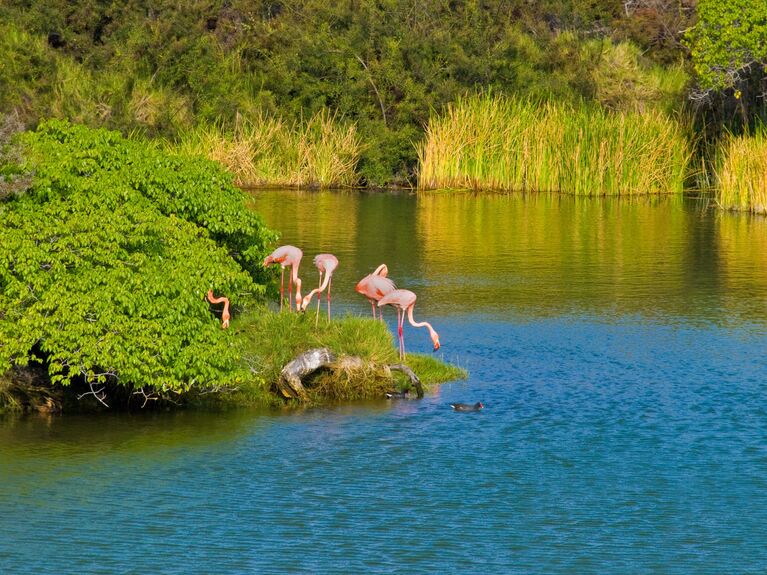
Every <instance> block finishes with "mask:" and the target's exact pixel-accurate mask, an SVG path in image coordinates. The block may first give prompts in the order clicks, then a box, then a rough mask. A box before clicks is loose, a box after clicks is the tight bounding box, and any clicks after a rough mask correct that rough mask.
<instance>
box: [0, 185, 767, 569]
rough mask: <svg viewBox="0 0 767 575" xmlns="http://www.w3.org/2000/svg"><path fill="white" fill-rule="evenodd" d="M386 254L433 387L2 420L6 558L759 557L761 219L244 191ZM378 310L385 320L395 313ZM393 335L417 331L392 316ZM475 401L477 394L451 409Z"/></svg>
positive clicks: (448, 565)
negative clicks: (448, 369)
mask: <svg viewBox="0 0 767 575" xmlns="http://www.w3.org/2000/svg"><path fill="white" fill-rule="evenodd" d="M254 205H255V207H256V208H257V209H259V210H260V211H261V212H263V213H264V214H265V217H266V220H267V221H268V223H270V224H271V225H273V226H274V227H276V228H279V229H281V230H282V231H283V241H284V242H285V243H294V244H296V245H299V246H301V247H303V248H304V250H305V253H306V256H305V261H304V264H303V265H302V268H301V270H302V271H301V276H302V277H303V278H304V282H305V285H311V284H312V283H314V282H315V281H316V278H317V276H316V270H314V269H313V267H312V265H311V257H312V256H313V255H314V254H316V253H320V252H324V251H331V252H333V253H335V254H336V255H337V256H338V257H339V260H340V262H341V263H340V267H339V269H338V272H337V277H336V279H335V282H334V287H333V296H334V301H333V305H334V306H335V310H336V311H335V312H334V313H347V312H348V313H357V314H365V313H369V309H370V308H369V305H368V304H367V302H366V301H365V300H364V299H362V298H360V297H359V296H358V295H357V294H355V293H354V291H353V285H354V282H355V281H356V280H357V279H359V278H360V277H362V276H363V275H365V274H366V273H369V272H370V271H372V269H373V268H375V267H376V265H378V264H379V263H382V262H386V263H387V264H388V265H389V268H390V270H391V276H392V277H393V279H394V280H395V281H396V282H397V283H398V285H399V286H400V287H406V288H409V289H412V290H413V291H415V292H416V293H417V294H418V296H419V299H418V303H417V305H416V318H417V319H426V320H428V321H430V322H432V323H433V325H434V327H435V328H436V329H437V331H439V333H440V336H441V341H442V344H443V347H442V349H441V350H440V353H441V354H442V355H443V357H444V358H445V359H448V360H450V361H454V362H456V363H458V364H460V365H462V366H464V367H466V368H467V369H468V370H469V372H470V377H469V379H468V380H467V381H462V382H456V383H451V384H447V385H443V386H441V387H440V388H439V389H436V390H434V391H433V392H432V393H430V394H428V395H427V397H426V398H424V399H423V400H420V401H397V402H388V401H385V400H380V401H371V402H366V403H356V404H348V405H341V406H335V407H328V408H322V409H309V410H301V411H291V412H251V411H240V412H235V413H223V414H221V413H139V414H132V415H115V416H106V417H98V418H92V417H91V418H87V417H80V416H63V417H52V418H40V417H27V418H6V419H0V510H2V513H0V533H1V534H2V536H1V537H0V572H2V573H51V574H53V573H55V574H62V573H110V574H111V573H142V574H143V573H179V574H188V573H200V574H204V573H520V574H521V573H540V574H559V573H577V574H581V573H621V574H624V573H637V574H639V573H679V574H683V573H684V574H687V573H712V574H713V573H764V572H767V546H766V545H765V543H767V527H766V525H767V394H765V385H764V381H765V375H767V359H766V355H765V350H766V349H767V320H766V319H765V318H766V316H765V312H767V268H766V264H765V262H766V261H767V258H766V257H765V253H767V220H766V219H763V218H762V219H759V218H752V217H748V216H742V215H733V214H719V213H716V212H712V211H709V210H707V209H706V206H705V204H704V203H701V202H698V201H694V200H686V201H681V200H673V199H655V200H650V201H634V202H626V201H615V200H612V201H611V200H583V199H577V198H568V197H548V196H482V197H472V196H464V195H459V196H447V195H430V196H422V197H415V196H409V195H376V194H371V195H364V194H356V193H355V194H351V193H330V192H328V193H325V192H323V193H295V192H259V193H257V194H256V195H255V196H254ZM387 319H388V320H389V322H390V325H392V323H393V320H394V315H393V313H391V312H389V313H388V315H387ZM405 343H406V346H407V347H408V350H412V351H424V352H425V351H428V350H429V349H430V340H429V338H428V335H427V334H426V333H425V330H415V329H413V328H410V327H409V326H407V325H406V326H405ZM479 400H481V401H482V402H483V403H485V405H486V408H485V410H484V411H482V412H479V413H454V412H453V411H452V410H451V409H450V407H449V403H450V402H453V401H466V402H474V401H479Z"/></svg>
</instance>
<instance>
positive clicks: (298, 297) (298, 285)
mask: <svg viewBox="0 0 767 575" xmlns="http://www.w3.org/2000/svg"><path fill="white" fill-rule="evenodd" d="M293 269H295V268H293ZM293 275H294V279H293V283H295V284H296V309H301V303H300V302H301V278H300V277H298V274H297V273H295V274H293Z"/></svg>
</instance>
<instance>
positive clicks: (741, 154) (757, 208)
mask: <svg viewBox="0 0 767 575" xmlns="http://www.w3.org/2000/svg"><path fill="white" fill-rule="evenodd" d="M716 175H717V183H718V188H719V189H718V194H717V195H718V201H719V203H720V204H721V206H722V207H724V208H726V209H733V210H744V211H751V212H756V213H767V130H766V129H765V128H760V129H758V130H756V132H755V133H754V134H753V135H747V136H730V137H728V138H726V139H725V140H724V142H723V143H722V144H721V145H720V147H719V151H718V161H717V172H716Z"/></svg>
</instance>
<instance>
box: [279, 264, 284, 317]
mask: <svg viewBox="0 0 767 575" xmlns="http://www.w3.org/2000/svg"><path fill="white" fill-rule="evenodd" d="M284 299H285V268H282V273H281V274H280V311H282V302H283V300H284Z"/></svg>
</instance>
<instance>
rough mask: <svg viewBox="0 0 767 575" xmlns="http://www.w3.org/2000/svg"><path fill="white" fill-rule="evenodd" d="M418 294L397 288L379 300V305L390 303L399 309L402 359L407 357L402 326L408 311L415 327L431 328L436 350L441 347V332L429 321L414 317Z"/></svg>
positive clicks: (400, 353)
mask: <svg viewBox="0 0 767 575" xmlns="http://www.w3.org/2000/svg"><path fill="white" fill-rule="evenodd" d="M416 299H417V298H416V295H415V294H414V293H413V292H411V291H410V290H406V289H395V290H394V291H393V292H390V293H388V294H386V295H385V296H383V297H382V298H381V299H379V300H378V307H381V306H385V305H390V306H392V307H394V308H396V309H397V334H398V336H399V355H400V359H403V360H404V359H405V340H404V337H403V334H402V326H403V324H404V323H405V314H406V313H407V319H408V322H410V325H412V326H413V327H425V328H427V329H428V330H429V336H430V337H431V341H432V343H433V344H434V351H437V350H438V349H439V348H440V343H439V334H437V332H436V331H434V328H433V327H432V326H431V324H430V323H429V322H426V321H422V322H416V321H415V319H414V318H413V308H414V307H415V301H416Z"/></svg>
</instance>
